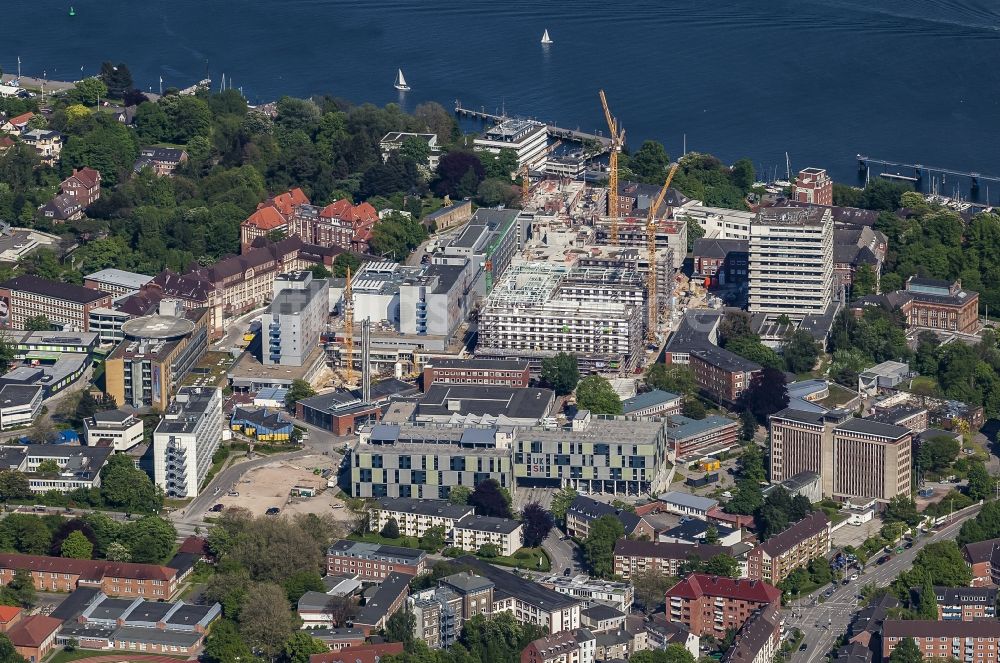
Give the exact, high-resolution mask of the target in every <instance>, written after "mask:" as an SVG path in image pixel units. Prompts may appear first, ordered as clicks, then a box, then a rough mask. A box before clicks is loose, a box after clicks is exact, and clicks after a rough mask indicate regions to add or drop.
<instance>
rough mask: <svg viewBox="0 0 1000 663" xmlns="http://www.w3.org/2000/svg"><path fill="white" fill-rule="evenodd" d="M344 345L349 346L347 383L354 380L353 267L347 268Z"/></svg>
mask: <svg viewBox="0 0 1000 663" xmlns="http://www.w3.org/2000/svg"><path fill="white" fill-rule="evenodd" d="M344 346H345V347H346V348H347V384H352V383H353V382H354V294H353V293H352V292H351V268H350V267H348V268H347V284H346V285H345V286H344Z"/></svg>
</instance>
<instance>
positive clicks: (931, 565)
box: [900, 541, 972, 587]
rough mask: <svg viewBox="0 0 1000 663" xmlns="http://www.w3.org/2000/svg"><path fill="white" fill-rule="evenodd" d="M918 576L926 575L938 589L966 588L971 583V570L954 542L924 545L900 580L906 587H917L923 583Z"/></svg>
mask: <svg viewBox="0 0 1000 663" xmlns="http://www.w3.org/2000/svg"><path fill="white" fill-rule="evenodd" d="M918 574H926V575H927V577H928V579H929V580H930V582H931V584H932V585H935V586H939V587H941V586H943V587H968V585H969V583H970V582H972V570H971V569H970V568H969V566H968V564H966V563H965V558H964V557H963V556H962V551H961V549H960V548H959V547H958V545H957V544H956V543H955V542H954V541H936V542H934V543H928V544H927V545H925V546H924V547H923V549H922V550H921V551H920V552H919V553H917V556H916V558H914V560H913V568H912V569H911V570H910V571H908V572H906V574H905V575H904V576H901V578H900V580H901V581H902V582H903V583H904V584H905V585H906V586H907V587H913V586H917V585H919V584H920V582H922V581H923V577H921V576H920V575H918Z"/></svg>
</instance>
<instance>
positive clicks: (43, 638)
mask: <svg viewBox="0 0 1000 663" xmlns="http://www.w3.org/2000/svg"><path fill="white" fill-rule="evenodd" d="M61 626H62V621H60V620H58V619H56V618H55V617H46V616H44V615H31V616H30V617H25V618H24V619H23V620H22V621H21V622H20V623H19V624H17V625H16V626H14V628H12V629H11V630H9V631H7V637H8V638H10V643H11V644H12V645H14V649H16V650H17V653H18V654H20V655H21V656H23V657H24V658H26V659H27V660H28V663H38V662H39V661H41V660H42V659H43V658H45V657H46V656H48V655H49V652H51V651H52V650H53V649H54V648H55V646H56V634H57V633H58V632H59V627H61Z"/></svg>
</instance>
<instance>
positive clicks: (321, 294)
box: [260, 271, 330, 366]
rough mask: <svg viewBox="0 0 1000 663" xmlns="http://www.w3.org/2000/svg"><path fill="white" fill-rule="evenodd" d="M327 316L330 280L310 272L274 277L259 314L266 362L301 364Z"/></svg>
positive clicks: (321, 330)
mask: <svg viewBox="0 0 1000 663" xmlns="http://www.w3.org/2000/svg"><path fill="white" fill-rule="evenodd" d="M329 316H330V283H329V281H327V280H326V279H314V278H313V275H312V272H309V271H301V272H290V273H288V274H279V275H278V276H276V277H275V278H274V299H272V300H271V307H270V308H269V309H268V311H267V313H265V314H264V315H262V316H261V317H260V330H261V334H263V335H264V340H263V351H262V355H263V364H264V365H265V366H273V365H281V366H302V365H303V364H304V363H305V362H306V359H308V357H309V356H310V354H312V351H313V350H315V349H316V347H317V346H318V345H319V340H320V335H321V334H322V333H323V328H324V327H325V326H326V320H327V318H328V317H329Z"/></svg>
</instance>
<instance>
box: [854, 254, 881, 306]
mask: <svg viewBox="0 0 1000 663" xmlns="http://www.w3.org/2000/svg"><path fill="white" fill-rule="evenodd" d="M876 292H878V275H876V274H875V270H874V269H872V267H871V265H869V264H868V263H863V264H862V265H860V266H859V267H858V269H857V271H856V272H855V273H854V279H853V280H852V283H851V296H852V297H853V298H854V299H858V298H859V297H864V296H865V295H873V294H875V293H876Z"/></svg>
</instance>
